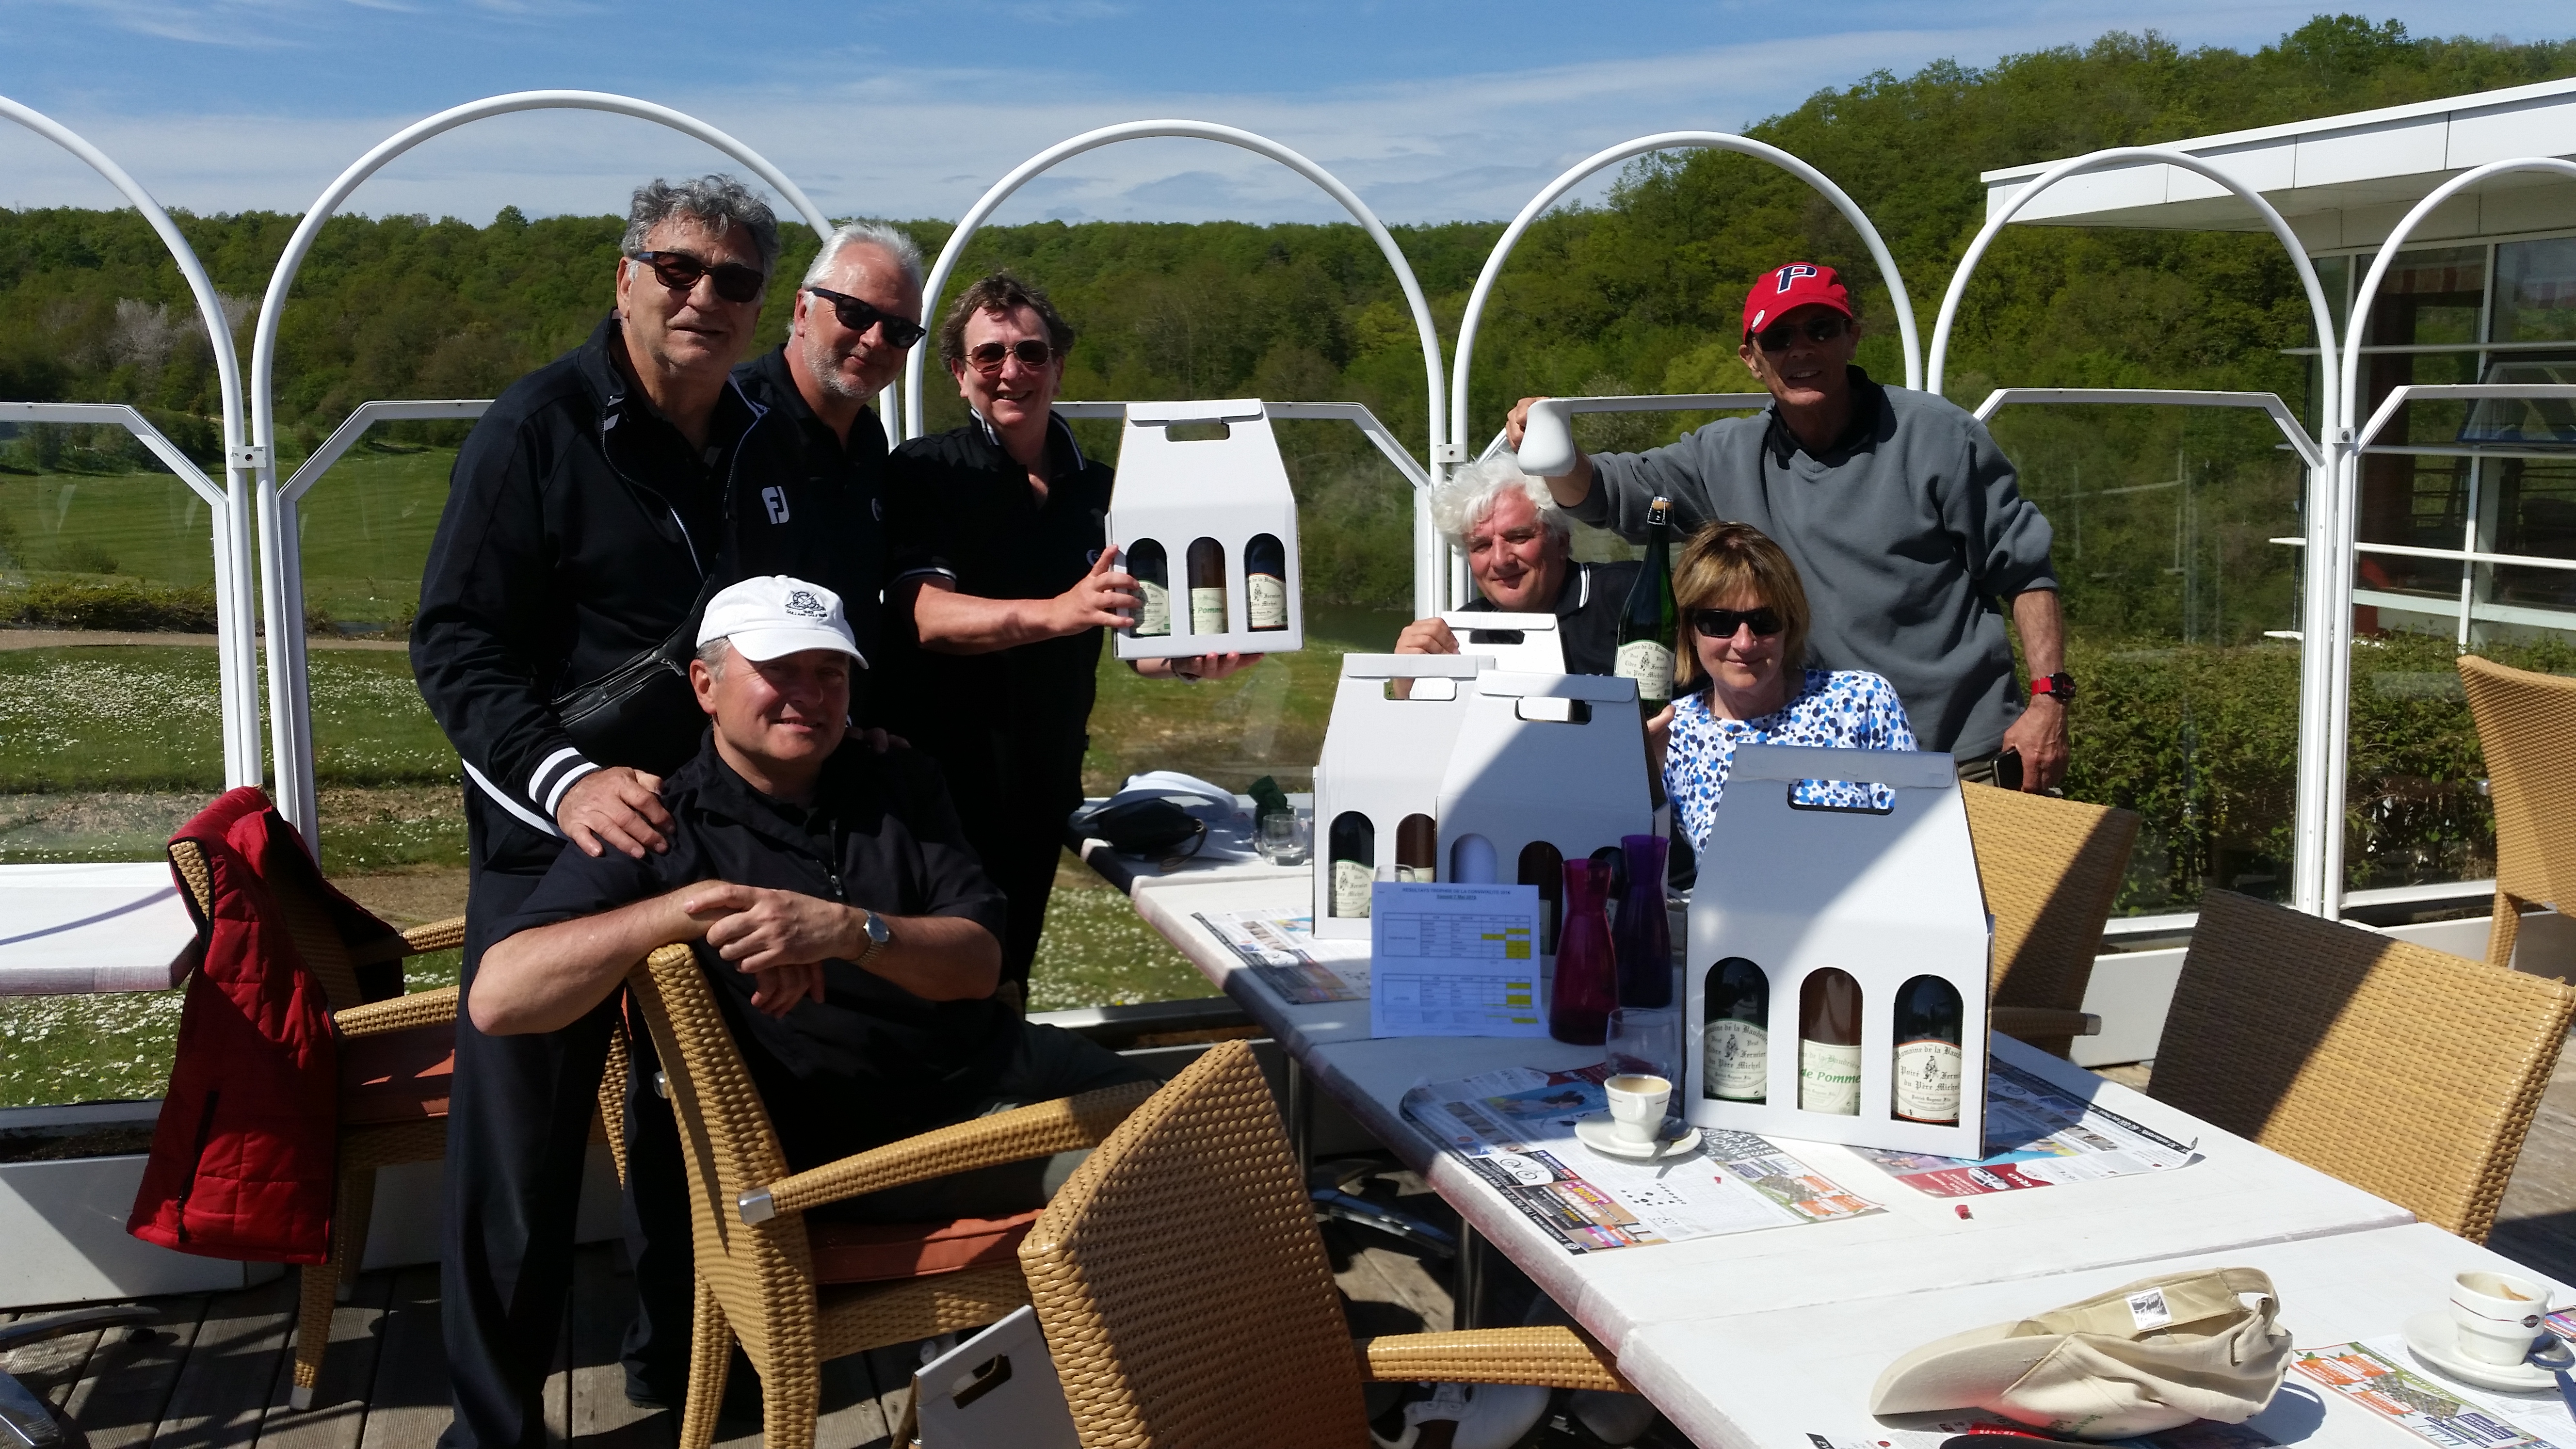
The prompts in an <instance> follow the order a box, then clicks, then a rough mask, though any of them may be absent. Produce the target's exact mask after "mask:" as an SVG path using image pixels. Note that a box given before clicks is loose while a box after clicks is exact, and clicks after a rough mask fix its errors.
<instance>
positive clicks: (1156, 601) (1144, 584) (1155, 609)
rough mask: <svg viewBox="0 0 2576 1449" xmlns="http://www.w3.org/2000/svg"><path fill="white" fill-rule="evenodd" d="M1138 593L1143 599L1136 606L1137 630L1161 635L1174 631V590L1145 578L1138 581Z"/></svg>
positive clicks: (1142, 632) (1146, 633)
mask: <svg viewBox="0 0 2576 1449" xmlns="http://www.w3.org/2000/svg"><path fill="white" fill-rule="evenodd" d="M1136 593H1137V595H1138V596H1139V597H1140V598H1141V599H1142V600H1143V602H1142V603H1140V604H1138V605H1137V607H1136V632H1137V633H1138V634H1139V635H1150V636H1159V635H1164V634H1169V633H1171V632H1172V591H1171V590H1170V589H1167V588H1165V587H1163V586H1162V585H1161V584H1157V583H1150V582H1148V581H1146V580H1144V579H1138V580H1137V581H1136Z"/></svg>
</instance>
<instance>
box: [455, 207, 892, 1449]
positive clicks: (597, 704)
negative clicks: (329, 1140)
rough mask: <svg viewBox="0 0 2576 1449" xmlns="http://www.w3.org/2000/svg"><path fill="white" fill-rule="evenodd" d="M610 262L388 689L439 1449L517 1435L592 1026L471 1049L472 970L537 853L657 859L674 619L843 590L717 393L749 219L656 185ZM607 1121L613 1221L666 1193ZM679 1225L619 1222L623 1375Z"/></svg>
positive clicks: (744, 405) (467, 494) (678, 744)
mask: <svg viewBox="0 0 2576 1449" xmlns="http://www.w3.org/2000/svg"><path fill="white" fill-rule="evenodd" d="M619 251H620V256H619V258H618V262H617V267H616V271H615V274H614V276H613V278H612V279H611V281H612V286H613V289H614V297H615V310H613V311H612V312H610V313H609V315H608V316H607V318H606V319H605V320H603V321H602V322H601V323H600V324H599V326H598V328H597V329H596V330H594V331H593V332H592V333H591V335H590V338H589V340H587V341H585V342H584V343H582V344H581V345H580V346H579V347H576V348H574V349H573V350H572V351H571V352H568V353H566V354H565V355H564V356H562V357H560V358H558V359H556V360H555V361H554V362H551V363H549V364H547V365H546V366H544V367H542V368H539V369H538V370H536V371H535V372H533V373H530V374H529V375H528V376H526V377H524V378H521V379H520V380H519V381H518V382H516V383H514V384H512V385H511V386H510V388H509V389H508V390H507V391H506V392H504V393H503V394H502V395H501V396H500V398H499V399H498V400H496V401H495V402H494V403H493V405H492V407H491V410H490V411H488V412H486V413H485V414H484V415H483V417H482V419H481V420H480V421H479V422H477V423H476V424H475V426H474V430H473V432H472V433H471V434H469V435H468V436H467V438H466V440H465V445H464V447H463V448H462V449H461V450H460V451H459V452H458V454H457V459H456V467H455V472H454V474H453V476H452V478H451V479H450V482H449V490H448V498H447V506H446V510H445V512H444V514H443V515H442V516H441V517H440V519H439V524H438V532H437V535H436V537H435V538H434V540H433V541H432V543H431V545H430V552H429V559H428V562H427V564H426V566H425V568H424V570H423V575H422V579H421V598H420V611H419V614H418V615H417V616H416V618H415V620H414V622H413V624H412V632H411V659H412V671H413V674H414V675H415V677H416V678H417V679H418V681H419V684H420V691H421V695H422V697H423V698H424V699H425V700H426V701H427V702H428V704H429V709H430V713H431V715H432V716H433V717H435V718H436V719H437V720H438V723H439V727H440V728H441V729H442V730H444V731H445V732H446V734H447V738H448V740H449V742H450V743H451V744H453V745H454V746H455V748H456V753H457V756H458V758H459V759H460V760H461V761H462V763H463V765H464V770H465V776H466V786H465V819H466V839H467V846H468V852H469V853H468V875H467V897H466V908H465V914H466V939H465V966H464V981H465V995H466V1004H467V1006H468V1008H469V1009H468V1010H467V1011H465V1012H461V1013H459V1016H458V1020H457V1023H456V1057H455V1077H454V1086H453V1090H452V1093H451V1095H450V1097H449V1105H448V1118H447V1169H446V1204H445V1212H444V1223H443V1229H442V1242H441V1248H442V1254H441V1265H440V1298H441V1302H442V1308H441V1317H442V1319H443V1322H444V1331H445V1337H446V1344H447V1364H448V1373H449V1377H450V1381H451V1385H452V1391H453V1395H454V1401H455V1418H454V1421H453V1422H452V1423H451V1424H450V1425H449V1427H448V1429H447V1431H446V1433H445V1434H444V1435H443V1436H442V1438H441V1442H442V1443H443V1444H444V1445H446V1446H448V1449H539V1446H541V1445H543V1444H544V1443H545V1440H546V1421H545V1415H544V1412H543V1392H544V1388H545V1379H546V1369H547V1367H548V1365H549V1364H550V1363H551V1361H552V1359H553V1355H554V1345H555V1339H556V1334H557V1332H558V1330H559V1328H560V1326H561V1324H562V1322H563V1313H564V1304H565V1299H566V1297H567V1295H568V1293H569V1291H570V1288H571V1261H572V1245H573V1229H574V1209H575V1205H576V1204H577V1202H578V1200H579V1196H580V1189H581V1178H582V1164H583V1160H584V1158H585V1156H586V1155H587V1144H588V1138H589V1135H590V1134H589V1128H590V1121H591V1115H592V1111H593V1103H594V1101H595V1097H596V1092H597V1089H598V1086H599V1081H600V1074H601V1068H602V1064H603V1062H604V1061H605V1058H606V1054H607V1051H608V1042H609V1037H610V1033H611V1031H612V1029H613V1028H614V1026H615V1024H616V1021H617V1013H618V1003H617V1002H616V1000H615V999H613V998H612V999H611V1000H609V1001H605V1002H602V1003H601V1004H600V1005H599V1006H598V1007H597V1008H596V1009H594V1010H591V1011H589V1012H586V1013H584V1014H583V1015H582V1016H581V1017H580V1019H579V1020H577V1021H574V1022H573V1023H572V1024H570V1025H568V1026H564V1027H562V1028H560V1029H559V1030H554V1031H548V1032H542V1033H537V1034H533V1035H526V1036H512V1037H499V1036H493V1035H489V1034H486V1033H484V1032H482V1031H481V1030H479V1029H477V1028H476V1026H475V1025H474V1019H473V1013H472V1011H471V1009H470V1008H471V1006H472V1003H473V998H474V991H475V978H476V975H477V973H478V970H479V968H480V965H481V962H482V958H483V953H484V951H485V949H486V948H487V947H489V946H490V945H491V944H492V943H493V942H494V941H495V940H497V939H499V936H498V934H497V932H498V929H499V927H500V926H501V924H502V923H503V922H505V921H507V920H509V919H510V918H511V917H513V916H515V915H517V914H518V912H519V910H520V907H521V906H522V905H523V904H524V903H525V901H526V900H527V898H528V895H529V893H530V892H532V891H533V890H535V889H536V885H537V882H538V881H539V880H540V879H541V878H542V877H543V876H544V875H545V873H546V869H547V867H548V866H549V865H551V864H552V863H553V862H554V860H555V858H556V857H557V856H559V855H561V854H563V853H564V850H565V847H566V845H567V843H569V844H570V845H572V846H574V847H576V848H578V849H579V850H580V851H581V852H582V853H583V854H585V855H588V856H592V857H597V856H600V855H602V854H604V853H607V852H612V851H613V852H619V853H622V854H623V855H625V856H627V857H631V858H633V859H635V860H639V861H640V860H642V859H644V858H645V857H646V856H647V855H648V854H658V853H661V852H664V851H666V850H668V848H669V840H668V838H667V835H666V832H667V831H668V830H669V829H670V826H671V817H670V814H669V812H668V811H667V810H666V809H665V808H664V806H663V803H662V800H661V798H660V794H661V787H662V776H664V775H665V774H667V773H669V772H670V771H672V770H675V769H677V768H678V767H679V766H681V765H682V764H684V763H686V762H687V761H688V760H689V759H691V758H692V757H694V756H695V755H696V753H697V749H698V742H699V739H700V738H701V736H702V735H703V734H704V732H705V718H704V716H703V715H702V714H701V713H700V712H699V710H698V709H697V706H696V702H695V700H694V698H693V697H692V696H691V694H690V692H689V689H688V685H687V682H686V675H685V672H675V671H684V668H685V665H686V662H687V655H688V653H689V650H690V646H691V644H692V642H693V640H694V630H695V622H694V618H693V616H694V615H695V614H696V613H697V611H698V608H699V606H700V603H701V602H702V601H703V600H704V599H706V598H707V597H708V596H710V595H711V594H713V593H714V592H715V591H716V590H717V589H719V588H721V587H723V586H724V585H725V584H727V583H730V582H732V581H733V580H735V579H739V578H744V577H748V576H755V575H767V574H792V575H795V576H797V577H800V578H806V579H812V580H815V581H817V582H820V583H822V584H824V585H825V586H826V587H830V588H835V589H841V590H844V591H845V592H851V593H857V592H860V588H859V587H853V586H851V585H850V584H849V583H848V581H847V577H846V575H845V574H844V573H843V572H842V570H843V567H844V560H845V558H846V556H847V555H848V553H849V550H848V549H846V548H845V547H844V546H843V544H844V539H845V537H846V536H847V535H848V534H849V532H850V531H851V526H852V520H850V519H849V518H848V517H846V515H845V511H844V510H843V509H842V508H841V506H840V504H841V499H840V498H839V496H838V495H837V493H836V492H832V491H827V490H818V489H815V488H813V487H811V486H809V484H808V482H807V479H806V476H805V474H804V473H803V471H802V470H801V469H799V468H798V467H797V466H796V461H797V446H798V445H797V441H796V439H795V438H794V437H793V435H791V434H788V433H787V432H786V431H785V429H784V428H783V427H782V426H781V425H780V423H779V422H778V421H777V420H776V419H775V417H774V415H773V412H772V410H771V409H770V408H769V407H767V406H766V405H765V404H763V403H762V402H760V401H759V400H758V399H756V398H753V397H751V396H748V395H747V394H746V393H745V392H744V390H743V389H742V388H741V387H739V386H738V385H736V383H735V382H734V380H733V377H732V375H731V374H732V369H733V366H734V364H735V363H737V362H739V361H741V360H742V357H743V354H744V353H745V352H746V351H747V350H748V349H749V348H750V345H751V339H752V331H753V328H754V327H755V326H756V325H757V324H758V322H759V319H760V304H761V300H762V298H763V297H764V296H765V295H766V292H767V288H768V282H769V277H770V274H771V272H772V270H773V269H774V268H775V267H776V265H777V262H778V223H777V221H776V219H775V218H774V217H773V215H772V214H771V212H770V209H769V206H768V205H767V204H766V203H765V202H763V201H762V200H761V199H760V198H759V197H757V196H755V195H753V194H752V193H751V191H750V190H749V189H747V188H746V187H745V186H744V185H743V184H742V183H741V182H739V181H737V180H735V179H733V178H731V177H727V176H704V177H698V178H694V179H689V180H683V181H678V182H664V181H658V180H657V181H654V182H651V183H649V184H647V185H645V186H642V187H639V188H637V189H636V192H635V196H634V203H633V206H632V208H631V209H630V211H629V213H628V220H627V228H626V234H625V238H624V240H623V242H622V243H621V245H620V247H619ZM876 586H877V583H876V580H875V579H874V578H869V579H867V580H865V581H864V584H863V586H862V587H864V589H865V590H867V591H871V592H872V591H873V590H874V589H875V588H876ZM650 1074H651V1073H650V1068H649V1067H646V1068H644V1069H642V1070H641V1071H640V1072H639V1074H638V1075H639V1079H640V1080H649V1078H650ZM640 1096H641V1098H642V1100H644V1101H647V1102H649V1101H652V1098H651V1096H650V1093H649V1092H645V1093H641V1094H640ZM635 1100H636V1098H635V1097H630V1103H632V1102H634V1101H635ZM627 1120H628V1124H629V1126H628V1143H627V1145H628V1149H629V1151H628V1162H629V1169H630V1172H629V1183H628V1188H629V1203H630V1208H632V1207H634V1206H635V1205H637V1204H643V1205H646V1206H648V1207H649V1206H651V1205H653V1204H657V1203H660V1202H662V1200H663V1199H664V1198H669V1199H671V1200H675V1201H676V1200H679V1195H680V1194H681V1193H682V1192H684V1191H685V1188H684V1187H683V1186H682V1184H681V1181H680V1178H679V1154H678V1147H677V1144H676V1142H674V1141H671V1140H669V1138H668V1134H669V1132H670V1130H671V1129H670V1125H669V1123H670V1118H669V1115H668V1111H667V1108H665V1109H664V1111H663V1112H662V1113H660V1114H659V1115H658V1116H657V1115H656V1114H654V1113H652V1112H650V1111H635V1110H631V1109H630V1111H629V1113H628V1116H627ZM667 1216H668V1215H667V1214H665V1217H666V1218H667ZM639 1221H640V1222H641V1224H642V1225H641V1226H637V1224H638V1223H639ZM679 1221H680V1223H681V1224H682V1226H681V1228H680V1230H679V1232H678V1235H677V1237H676V1239H674V1238H673V1237H672V1236H671V1235H670V1234H669V1233H667V1232H664V1231H661V1230H660V1229H658V1228H656V1227H655V1226H654V1225H653V1220H652V1217H651V1215H650V1213H647V1214H646V1216H645V1217H644V1218H643V1219H641V1220H639V1219H638V1218H637V1217H636V1216H635V1214H634V1213H633V1212H630V1214H629V1217H628V1222H629V1225H630V1242H629V1250H630V1254H631V1259H632V1261H633V1263H634V1265H635V1272H636V1278H637V1281H638V1283H639V1284H641V1285H645V1287H646V1290H647V1299H648V1301H650V1300H651V1297H652V1291H651V1289H652V1285H653V1284H655V1283H668V1282H670V1281H673V1280H676V1281H677V1282H678V1283H679V1284H681V1285H682V1289H681V1297H680V1303H681V1309H680V1313H679V1317H678V1321H676V1322H672V1321H661V1322H653V1321H649V1320H639V1323H638V1328H637V1331H636V1332H635V1333H633V1334H631V1335H630V1338H629V1345H628V1358H629V1363H630V1365H647V1364H651V1363H654V1362H657V1361H658V1362H664V1363H671V1362H676V1363H679V1364H682V1365H685V1363H686V1353H687V1342H686V1341H687V1337H688V1324H687V1319H686V1305H687V1297H686V1287H685V1285H686V1284H687V1283H688V1281H689V1271H690V1270H689V1245H688V1235H687V1230H686V1226H685V1223H686V1219H685V1218H684V1217H683V1218H680V1219H679ZM655 1317H657V1318H659V1317H665V1316H664V1315H655ZM641 1387H643V1388H644V1389H646V1390H647V1391H648V1392H649V1391H650V1390H651V1389H652V1388H653V1387H654V1385H653V1384H652V1383H651V1380H650V1376H649V1375H647V1376H646V1381H645V1383H644V1384H643V1385H642V1386H641ZM672 1392H676V1390H672Z"/></svg>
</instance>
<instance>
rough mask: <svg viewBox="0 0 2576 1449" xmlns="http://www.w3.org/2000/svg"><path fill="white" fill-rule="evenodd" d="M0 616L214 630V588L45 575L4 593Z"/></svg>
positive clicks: (46, 625)
mask: <svg viewBox="0 0 2576 1449" xmlns="http://www.w3.org/2000/svg"><path fill="white" fill-rule="evenodd" d="M0 618H8V619H10V620H12V621H13V622H15V623H17V624H20V625H23V626H26V627H29V628H37V629H106V630H129V631H137V632H159V631H168V632H172V633H180V634H211V633H213V632H214V631H215V591H214V590H213V589H211V588H160V587H147V586H145V585H143V584H136V583H129V582H126V581H124V580H121V579H120V580H117V581H115V582H112V583H87V582H73V581H68V580H45V581H40V582H37V583H31V584H29V585H28V586H27V587H26V588H24V589H19V590H12V591H11V592H10V593H8V594H0Z"/></svg>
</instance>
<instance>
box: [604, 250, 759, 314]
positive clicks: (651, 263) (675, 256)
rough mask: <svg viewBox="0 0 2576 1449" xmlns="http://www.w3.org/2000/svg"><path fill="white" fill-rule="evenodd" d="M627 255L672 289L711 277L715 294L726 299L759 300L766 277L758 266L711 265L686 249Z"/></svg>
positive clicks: (691, 286) (685, 287)
mask: <svg viewBox="0 0 2576 1449" xmlns="http://www.w3.org/2000/svg"><path fill="white" fill-rule="evenodd" d="M629 255H630V257H631V258H632V259H633V260H635V261H639V262H642V263H643V264H644V265H646V266H648V267H651V268H652V269H653V275H654V276H657V277H659V278H661V279H662V285H663V286H665V287H668V288H670V289H671V290H672V291H674V292H686V291H691V290H694V289H695V288H696V287H697V285H698V278H700V277H713V278H715V281H716V295H717V296H719V297H722V298H724V299H725V300H726V301H728V302H757V301H759V300H760V289H761V287H762V286H764V285H766V284H767V282H768V280H769V279H768V278H767V277H764V276H762V275H761V273H760V269H759V268H758V267H746V266H744V265H743V264H742V263H740V262H718V263H716V264H715V265H714V266H712V267H711V266H708V265H707V264H706V263H705V262H702V261H700V260H698V259H697V258H696V257H693V256H691V255H689V254H688V253H687V252H633V253H630V254H629Z"/></svg>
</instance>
